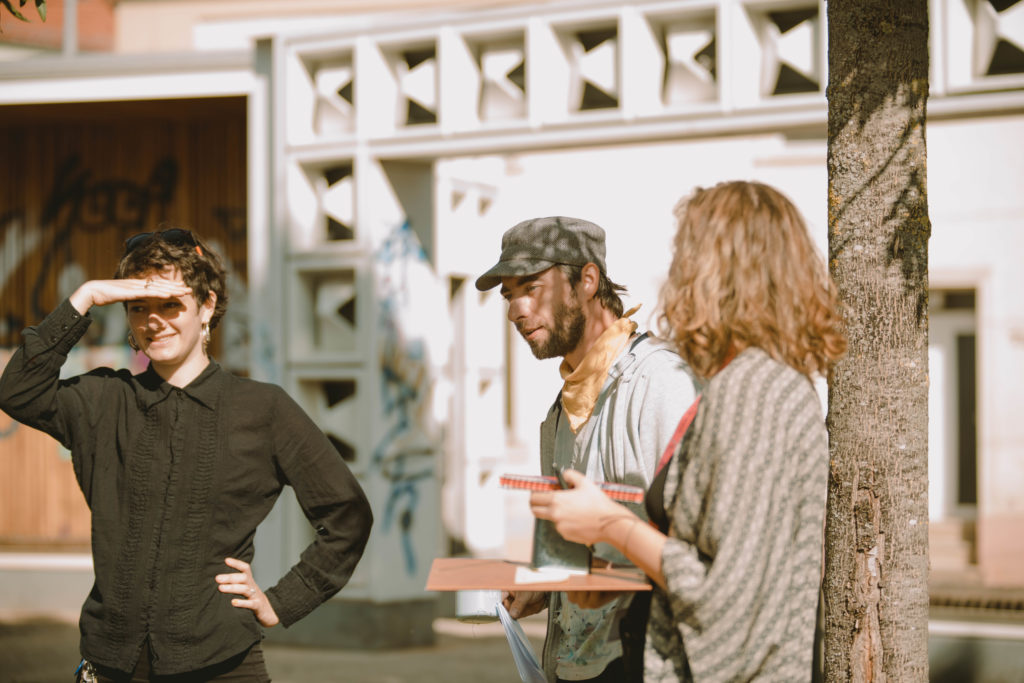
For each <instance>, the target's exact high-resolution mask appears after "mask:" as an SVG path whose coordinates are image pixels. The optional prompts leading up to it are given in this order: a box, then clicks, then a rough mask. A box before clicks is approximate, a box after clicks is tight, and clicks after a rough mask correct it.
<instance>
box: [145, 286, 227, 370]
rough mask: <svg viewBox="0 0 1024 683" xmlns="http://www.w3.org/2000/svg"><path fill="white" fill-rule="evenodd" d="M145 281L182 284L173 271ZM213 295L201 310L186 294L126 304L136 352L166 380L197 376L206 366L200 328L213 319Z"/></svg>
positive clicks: (191, 297)
mask: <svg viewBox="0 0 1024 683" xmlns="http://www.w3.org/2000/svg"><path fill="white" fill-rule="evenodd" d="M142 277H143V278H144V279H152V280H155V279H163V280H169V281H172V282H178V283H181V282H182V277H181V273H180V272H178V271H177V270H175V269H166V270H163V271H159V272H155V271H154V272H150V273H146V274H145V275H143V276H142ZM215 303H216V295H215V294H214V293H212V292H211V293H210V298H209V299H208V300H207V301H206V303H205V304H203V305H202V306H199V305H197V303H196V300H195V297H194V296H192V295H191V294H188V295H186V296H183V297H173V298H169V299H161V298H146V299H133V300H131V301H129V302H127V305H126V310H127V313H128V326H129V328H130V329H131V331H132V336H133V337H135V341H136V343H137V344H138V345H139V349H140V350H141V351H142V352H143V353H145V354H146V355H147V356H148V357H149V359H150V361H152V363H153V368H154V369H155V370H156V371H157V372H158V373H159V374H160V375H161V376H162V377H164V378H165V379H167V378H169V377H171V376H172V375H174V374H175V373H177V372H179V371H182V370H184V371H186V372H188V374H192V373H193V372H194V374H198V373H199V371H201V370H202V368H204V367H205V366H206V363H207V362H208V359H207V356H206V349H205V348H204V345H203V325H204V324H205V323H208V322H209V321H210V318H211V316H212V315H213V309H214V305H215Z"/></svg>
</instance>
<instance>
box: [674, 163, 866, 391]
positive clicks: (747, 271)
mask: <svg viewBox="0 0 1024 683" xmlns="http://www.w3.org/2000/svg"><path fill="white" fill-rule="evenodd" d="M674 213H675V217H676V223H677V228H678V229H677V231H676V236H675V240H674V253H673V256H672V265H671V266H670V267H669V274H668V280H667V281H666V282H665V284H664V285H663V286H662V289H661V306H662V309H661V314H660V316H659V323H660V327H661V331H662V334H664V335H665V336H666V337H668V338H670V339H671V340H672V341H674V343H675V344H676V346H677V348H678V349H679V353H680V355H681V356H682V357H683V359H684V360H686V361H687V362H688V363H689V364H690V366H691V367H692V368H693V369H694V371H695V372H696V373H697V374H699V375H700V376H701V377H703V378H708V377H711V376H712V375H714V374H715V373H716V372H718V371H719V370H720V369H721V368H722V366H723V365H724V364H725V362H726V360H727V359H728V358H729V357H730V355H731V354H733V353H739V352H740V351H742V350H743V349H745V348H747V347H751V346H755V347H758V348H760V349H763V350H764V351H765V352H767V353H768V354H769V355H770V356H771V357H772V358H774V359H776V360H778V361H779V362H782V363H785V364H787V365H789V366H791V367H793V368H795V369H796V370H798V371H799V372H801V373H803V374H805V375H807V376H808V377H811V376H813V375H814V374H816V373H820V374H822V375H826V376H827V375H828V372H829V371H830V370H831V368H832V366H833V365H834V364H835V362H836V361H837V360H838V359H839V358H840V357H841V356H842V355H843V353H844V352H845V351H846V335H845V333H844V331H843V324H842V319H841V316H840V313H839V309H838V302H837V296H836V288H835V285H834V284H833V282H832V280H831V278H830V277H829V275H828V272H827V271H826V269H825V265H824V263H823V261H822V259H821V258H820V256H819V255H818V253H817V251H816V250H815V247H814V244H813V243H812V242H811V238H810V235H809V234H808V232H807V226H806V225H805V223H804V220H803V218H801V216H800V213H799V212H798V211H797V209H796V207H795V206H793V204H792V202H790V201H789V200H788V199H787V198H786V197H785V196H783V195H782V194H781V193H780V192H779V191H778V190H775V189H773V188H771V187H769V186H767V185H763V184H761V183H754V182H743V181H734V182H726V183H720V184H718V185H716V186H714V187H712V188H710V189H701V188H698V189H697V190H696V191H695V192H694V193H693V194H692V195H690V196H688V197H684V198H683V199H682V200H681V201H680V202H679V203H678V204H677V205H676V207H675V210H674Z"/></svg>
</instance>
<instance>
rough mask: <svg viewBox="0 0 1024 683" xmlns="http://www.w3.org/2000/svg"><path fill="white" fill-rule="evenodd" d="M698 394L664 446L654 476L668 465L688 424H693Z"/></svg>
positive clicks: (698, 399) (698, 398)
mask: <svg viewBox="0 0 1024 683" xmlns="http://www.w3.org/2000/svg"><path fill="white" fill-rule="evenodd" d="M700 397H701V395H700V394H697V398H695V399H693V403H691V404H690V407H689V408H687V409H686V412H685V413H683V417H682V418H681V419H680V420H679V424H678V425H677V426H676V432H675V434H673V435H672V440H671V441H669V442H668V445H667V446H665V452H664V453H662V454H661V460H659V461H658V468H657V469H656V470H655V471H654V472H655V474H657V473H658V472H660V471H661V468H662V467H664V466H665V465H667V464H668V461H669V460H671V459H672V455H673V454H674V453H675V452H676V448H678V447H679V442H680V441H682V440H683V435H684V434H686V430H687V429H689V428H690V423H691V422H693V418H694V417H696V415H697V405H698V404H700Z"/></svg>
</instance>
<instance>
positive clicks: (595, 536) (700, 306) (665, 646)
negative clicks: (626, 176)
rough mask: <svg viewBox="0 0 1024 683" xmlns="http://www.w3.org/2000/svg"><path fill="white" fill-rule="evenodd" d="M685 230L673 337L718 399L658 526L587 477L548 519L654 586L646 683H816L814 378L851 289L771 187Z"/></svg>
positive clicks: (653, 513)
mask: <svg viewBox="0 0 1024 683" xmlns="http://www.w3.org/2000/svg"><path fill="white" fill-rule="evenodd" d="M675 216H676V220H677V232H676V236H675V245H674V255H673V259H672V265H671V267H670V269H669V275H668V280H667V282H666V283H665V285H664V286H663V289H662V305H663V312H662V314H661V323H662V328H663V331H664V332H665V334H666V336H668V337H670V338H671V339H672V340H673V341H674V343H675V344H676V346H677V348H678V350H679V354H680V356H682V358H683V359H684V360H685V361H686V362H687V363H689V365H690V366H691V367H692V368H693V369H694V370H695V371H696V372H697V373H698V374H699V375H700V376H701V378H702V379H703V380H704V382H705V385H704V390H703V392H702V394H701V396H699V397H698V399H697V402H696V403H695V404H694V406H692V407H691V410H690V411H688V415H687V417H686V418H684V420H683V421H682V422H681V423H680V439H679V442H678V446H676V447H675V448H673V449H672V450H669V451H667V452H666V453H665V454H664V457H663V458H662V463H663V464H662V465H661V466H660V469H659V471H658V474H657V476H656V478H655V480H654V483H653V484H652V486H651V489H650V491H649V492H648V494H647V499H646V506H647V511H648V514H649V516H650V518H651V521H652V523H651V524H644V523H642V521H641V520H640V519H639V518H638V517H636V516H635V515H633V514H632V513H631V512H630V511H629V510H627V509H626V508H624V507H623V506H621V505H618V504H616V503H614V502H612V501H611V500H610V499H608V498H606V497H605V496H604V495H603V494H602V493H601V492H600V490H599V489H598V488H597V487H596V486H594V485H593V484H592V483H591V482H590V481H588V480H587V479H586V478H585V477H583V476H582V475H580V474H579V473H576V472H567V473H566V477H565V478H566V480H567V481H568V482H569V483H570V484H571V485H572V486H573V489H572V490H570V491H561V492H553V493H534V494H532V496H531V499H530V504H531V508H532V510H533V513H534V514H535V515H536V516H537V517H539V518H542V519H548V520H551V521H552V522H554V523H555V525H556V527H557V529H558V530H559V532H560V533H561V534H562V535H563V536H564V537H565V538H567V539H568V540H571V541H576V542H579V543H587V544H593V543H598V542H603V543H610V544H612V545H613V546H615V547H617V548H618V549H619V550H621V551H622V552H623V553H624V554H625V555H626V556H627V557H628V558H629V559H630V560H632V561H633V562H634V563H635V564H636V565H637V566H638V567H640V568H641V569H643V570H644V572H645V573H646V574H647V575H648V576H649V577H650V578H651V580H652V581H653V583H654V587H653V592H652V597H651V600H650V612H649V616H648V618H647V627H646V640H645V643H644V647H643V677H644V680H646V681H690V680H693V681H751V680H763V681H787V682H789V681H809V680H811V674H812V672H811V668H812V664H811V662H812V650H813V643H814V627H815V617H816V613H817V600H818V588H819V585H820V580H821V562H822V529H823V525H824V514H825V498H826V480H827V471H828V445H827V433H826V430H825V423H824V419H823V417H822V414H821V402H820V400H819V398H818V394H817V393H816V392H815V390H814V386H813V384H812V381H813V378H814V377H815V376H817V375H825V376H827V374H828V372H829V371H830V369H831V367H832V366H833V364H834V363H835V362H836V361H837V360H838V359H839V358H840V357H841V356H842V354H843V353H844V351H845V349H846V339H845V335H844V333H843V329H842V321H841V318H840V315H839V313H838V306H837V301H836V291H835V287H834V285H833V284H832V282H831V281H830V279H829V277H828V274H827V271H826V269H825V267H824V264H823V262H822V260H821V258H820V257H819V256H818V254H817V252H816V250H815V248H814V244H813V242H812V241H811V238H810V236H809V234H808V232H807V227H806V225H805V223H804V221H803V219H802V218H801V216H800V214H799V212H798V211H797V210H796V208H795V207H794V206H793V204H792V203H791V202H790V201H789V200H788V199H787V198H786V197H785V196H783V195H782V194H781V193H780V192H778V191H777V190H775V189H773V188H771V187H769V186H767V185H763V184H760V183H753V182H728V183H722V184H719V185H716V186H715V187H712V188H710V189H699V190H697V191H696V192H695V193H694V194H693V195H691V196H689V197H687V198H684V199H683V200H682V201H681V202H680V203H679V204H678V205H677V206H676V209H675ZM688 420H692V422H689V424H687V422H688ZM577 599H578V600H580V601H581V602H585V603H587V604H591V605H592V604H596V603H597V602H599V601H600V600H601V599H602V597H601V596H597V595H594V594H580V595H578V596H577ZM627 621H628V620H627ZM638 667H639V664H638Z"/></svg>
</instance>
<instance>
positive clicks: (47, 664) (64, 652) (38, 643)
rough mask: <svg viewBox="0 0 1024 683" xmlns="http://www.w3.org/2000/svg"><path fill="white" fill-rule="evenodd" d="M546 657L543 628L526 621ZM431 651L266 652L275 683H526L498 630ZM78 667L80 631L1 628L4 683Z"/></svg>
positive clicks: (443, 638) (477, 627) (461, 633)
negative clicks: (542, 643) (543, 648)
mask: <svg viewBox="0 0 1024 683" xmlns="http://www.w3.org/2000/svg"><path fill="white" fill-rule="evenodd" d="M524 630H525V631H526V633H527V635H528V636H529V637H530V639H531V641H532V643H533V647H534V650H535V652H537V653H538V655H539V653H540V646H541V640H542V638H543V632H544V621H543V620H542V618H540V617H531V618H530V619H526V620H524ZM434 631H435V633H436V634H437V642H436V643H435V644H434V645H433V646H432V647H425V648H411V649H403V650H392V651H387V650H385V651H352V650H348V651H346V650H326V649H312V648H301V647H294V646H285V645H281V644H275V643H266V644H264V649H265V652H266V658H267V668H268V669H269V670H270V675H271V677H272V678H273V680H274V683H330V682H332V681H345V682H346V683H349V682H351V683H404V682H405V681H416V682H417V683H421V682H422V683H442V682H445V683H468V682H469V681H473V682H480V681H484V682H486V683H519V681H520V679H519V674H518V673H517V672H516V668H515V663H514V662H513V661H512V654H511V651H510V650H509V645H508V641H507V640H506V639H505V632H504V631H503V630H502V628H501V626H500V625H499V624H498V623H491V624H464V623H461V622H458V621H455V620H454V619H438V620H437V621H435V622H434ZM77 663H78V627H77V626H76V625H75V624H73V623H69V622H67V621H58V620H53V619H31V620H23V621H7V622H0V683H71V680H72V679H71V673H72V672H73V671H74V668H75V666H76V665H77Z"/></svg>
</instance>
